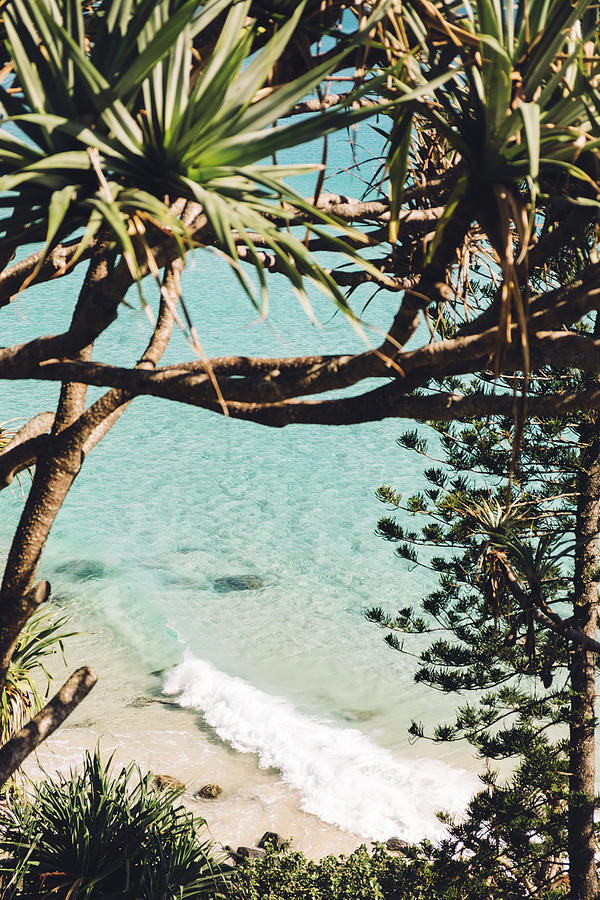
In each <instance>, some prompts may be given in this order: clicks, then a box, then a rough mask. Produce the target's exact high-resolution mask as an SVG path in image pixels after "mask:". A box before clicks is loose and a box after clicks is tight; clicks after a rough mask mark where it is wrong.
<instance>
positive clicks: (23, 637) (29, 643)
mask: <svg viewBox="0 0 600 900" xmlns="http://www.w3.org/2000/svg"><path fill="white" fill-rule="evenodd" d="M68 621H69V617H68V616H67V615H61V614H57V613H56V612H55V611H54V610H42V611H40V612H38V613H36V614H35V615H34V616H32V617H31V619H29V621H28V622H27V624H26V625H25V626H24V627H23V630H22V631H21V633H20V635H19V638H18V640H17V645H16V647H15V651H14V653H13V657H12V660H11V663H10V666H9V669H8V673H7V676H6V684H5V686H4V688H3V690H2V692H1V693H0V744H3V743H4V742H5V741H7V740H8V738H9V737H10V736H11V735H12V734H13V733H14V732H15V731H18V730H19V728H21V727H22V726H23V725H24V724H25V721H26V720H27V718H28V717H29V716H32V715H35V714H36V713H37V712H39V710H40V709H41V708H42V706H43V705H44V702H45V697H47V695H48V689H49V687H50V682H51V677H52V676H51V675H50V672H49V671H48V669H47V661H48V659H49V657H51V656H54V655H55V654H56V653H60V654H64V641H65V640H66V639H67V638H69V637H72V636H73V635H75V634H76V632H73V631H67V630H66V626H67V623H68ZM40 678H41V679H45V681H46V690H43V689H41V688H40V685H39V681H40Z"/></svg>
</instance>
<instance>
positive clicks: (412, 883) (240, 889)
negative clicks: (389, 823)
mask: <svg viewBox="0 0 600 900" xmlns="http://www.w3.org/2000/svg"><path fill="white" fill-rule="evenodd" d="M488 896H489V895H488V893H486V885H485V882H484V881H482V880H481V879H478V880H474V879H471V878H470V877H469V876H468V873H467V871H466V869H465V867H464V865H463V864H462V862H461V861H460V860H457V859H453V858H452V857H451V856H449V855H448V853H447V852H446V851H445V850H444V851H439V850H437V849H436V848H434V847H432V846H431V845H430V844H427V843H424V844H422V845H420V846H412V847H408V846H407V847H406V849H405V850H404V851H403V854H402V856H401V857H398V856H391V855H390V854H389V853H387V852H386V850H385V848H384V847H383V846H382V845H380V844H378V845H375V846H374V850H373V853H372V854H370V853H369V852H368V851H367V848H366V847H365V846H364V845H363V846H361V847H359V848H358V849H357V850H355V851H354V853H352V854H350V856H347V857H346V856H340V857H335V856H326V857H324V858H323V859H321V860H319V861H318V862H314V861H312V860H308V859H306V857H305V856H304V855H303V854H302V853H299V852H297V851H289V852H285V853H277V852H276V851H275V850H273V849H268V850H267V854H266V856H265V857H264V859H258V860H252V861H248V862H243V863H242V864H241V865H240V866H238V868H237V869H236V871H235V874H234V876H233V881H232V886H231V898H232V900H233V898H235V900H462V898H467V897H468V898H472V900H484V898H487V897H488Z"/></svg>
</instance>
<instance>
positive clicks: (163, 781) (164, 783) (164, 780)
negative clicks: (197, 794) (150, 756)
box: [152, 775, 185, 791]
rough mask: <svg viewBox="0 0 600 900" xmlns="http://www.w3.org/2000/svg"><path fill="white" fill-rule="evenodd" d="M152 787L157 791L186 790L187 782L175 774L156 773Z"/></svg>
mask: <svg viewBox="0 0 600 900" xmlns="http://www.w3.org/2000/svg"><path fill="white" fill-rule="evenodd" d="M152 787H153V788H155V790H157V791H166V790H178V791H179V790H185V784H184V783H183V781H180V780H179V778H175V776H174V775H155V776H154V778H153V779H152Z"/></svg>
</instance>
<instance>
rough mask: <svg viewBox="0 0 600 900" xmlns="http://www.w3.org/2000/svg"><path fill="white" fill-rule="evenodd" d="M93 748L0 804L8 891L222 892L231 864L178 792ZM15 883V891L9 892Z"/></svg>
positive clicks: (157, 898) (109, 897) (73, 894)
mask: <svg viewBox="0 0 600 900" xmlns="http://www.w3.org/2000/svg"><path fill="white" fill-rule="evenodd" d="M111 761H112V757H111V759H109V761H108V763H107V764H106V765H104V764H103V763H102V761H101V759H100V754H99V752H98V751H96V752H95V753H94V754H89V753H87V754H86V756H85V759H84V765H83V770H82V771H81V773H77V772H71V774H70V776H69V778H67V779H61V780H59V781H55V780H46V781H43V782H41V783H40V784H38V785H35V786H34V788H33V795H32V797H31V798H29V799H25V800H15V801H13V803H12V804H11V805H10V806H7V807H6V808H5V809H4V810H3V811H2V812H0V853H3V854H7V857H6V859H4V860H3V861H2V863H1V864H0V871H1V872H2V873H3V877H4V887H5V893H4V894H3V896H11V897H19V898H32V900H33V898H34V897H35V898H42V897H52V898H53V900H84V898H85V900H96V898H98V900H100V898H102V900H113V898H114V900H117V898H122V900H126V898H127V900H171V898H173V900H175V898H187V897H190V898H191V897H205V898H218V897H223V896H224V893H223V891H224V889H225V886H226V874H225V867H223V866H222V865H221V864H220V863H219V862H217V861H216V860H215V859H213V858H211V856H210V843H209V842H207V841H201V840H199V838H198V836H197V828H198V826H199V825H203V824H204V820H200V819H196V818H194V816H192V815H191V813H188V812H187V811H186V810H185V809H184V808H183V807H182V806H181V805H180V804H177V803H176V801H177V800H178V798H179V796H180V794H181V791H180V790H175V789H166V790H164V791H160V792H158V791H157V790H155V789H154V788H152V786H151V782H152V775H151V773H148V774H145V775H144V774H142V773H141V772H140V770H139V768H138V767H137V766H136V765H135V764H134V763H132V764H130V765H129V766H127V767H126V768H122V769H121V771H120V772H119V773H118V774H117V775H114V774H113V773H112V771H111ZM9 891H11V892H12V893H9Z"/></svg>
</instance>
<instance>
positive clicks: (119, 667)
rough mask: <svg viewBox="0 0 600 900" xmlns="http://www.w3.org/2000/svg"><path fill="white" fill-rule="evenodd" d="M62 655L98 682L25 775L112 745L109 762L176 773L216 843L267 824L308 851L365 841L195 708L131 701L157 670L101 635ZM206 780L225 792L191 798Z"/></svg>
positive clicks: (155, 684) (75, 642) (149, 691)
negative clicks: (147, 672) (143, 666)
mask: <svg viewBox="0 0 600 900" xmlns="http://www.w3.org/2000/svg"><path fill="white" fill-rule="evenodd" d="M67 657H68V662H69V670H71V671H72V670H73V669H74V668H76V667H77V666H78V665H82V664H84V663H85V664H89V665H92V666H94V667H95V668H97V670H98V673H99V680H98V684H97V685H96V687H95V688H94V689H93V691H92V692H91V694H90V695H89V696H88V697H87V698H86V699H85V701H84V702H83V703H82V704H81V705H80V707H79V708H78V709H77V710H76V711H75V712H74V713H73V714H72V715H71V717H70V718H69V719H67V721H66V722H65V723H64V724H63V726H62V727H61V728H60V729H59V730H58V731H57V732H56V733H55V734H54V735H53V736H52V737H51V738H50V739H49V740H47V741H46V743H45V744H43V745H42V746H41V748H40V749H39V751H38V753H37V755H36V757H37V758H36V759H34V758H33V757H31V758H30V760H29V761H28V762H27V764H26V766H25V772H26V774H27V775H29V776H31V777H32V778H36V777H39V774H40V773H39V766H41V767H42V768H43V769H44V770H45V771H46V772H47V773H48V774H49V775H54V774H55V773H56V772H61V773H66V772H68V770H69V768H70V767H75V766H77V765H78V764H79V763H80V762H81V760H82V758H83V754H84V752H85V751H86V750H93V749H94V748H95V746H96V745H97V744H98V743H99V746H100V749H101V751H102V753H103V756H104V757H105V758H108V756H109V755H110V753H112V752H113V751H115V760H114V763H115V767H116V766H120V765H122V764H127V763H129V762H131V761H132V760H135V762H136V763H137V764H138V765H139V766H140V768H141V769H142V770H143V771H147V770H150V771H152V772H154V773H155V774H166V775H173V776H175V777H176V778H178V779H180V780H181V781H183V782H184V783H185V785H186V793H185V795H184V801H185V803H186V805H188V806H189V808H190V810H192V811H193V812H194V814H196V815H199V816H202V817H203V818H204V819H206V822H207V828H208V830H209V832H210V834H211V836H212V837H213V838H214V839H215V841H217V842H218V843H220V844H223V845H227V844H228V845H230V846H232V847H233V848H234V849H235V848H237V847H238V846H241V845H248V846H254V845H255V844H256V842H257V841H258V840H259V839H260V837H261V836H262V834H263V833H264V832H265V831H276V832H278V833H279V834H281V835H283V836H284V837H286V838H292V839H293V846H294V847H295V848H296V849H299V850H302V851H303V852H304V853H306V854H307V856H310V857H311V858H314V859H318V858H320V857H322V856H324V855H326V854H328V853H334V854H339V853H351V852H352V851H353V850H354V849H356V847H358V846H359V845H360V844H361V843H367V844H368V840H367V841H365V838H364V837H361V836H360V835H358V834H351V833H349V832H347V831H342V830H341V829H340V828H337V827H336V826H333V825H328V824H326V823H324V822H322V821H321V820H320V819H318V818H317V817H316V816H313V815H309V814H308V813H305V812H303V810H302V809H300V797H299V795H298V794H297V792H296V791H295V790H293V789H292V788H290V787H288V786H287V785H286V784H285V783H284V782H283V781H282V780H281V777H280V776H279V773H278V772H276V771H273V770H271V771H265V770H262V769H260V768H259V767H258V765H257V760H256V757H255V756H253V755H252V754H242V753H237V752H235V751H234V750H232V749H230V748H229V747H228V746H227V745H226V744H225V743H224V742H223V741H221V740H220V739H219V738H218V737H217V736H216V735H215V734H214V732H213V731H212V729H210V728H209V727H208V726H206V725H205V724H204V723H203V722H202V718H201V716H200V715H199V714H198V713H197V712H194V711H193V710H187V709H181V708H179V707H177V706H173V705H171V704H163V703H161V702H158V701H155V702H152V703H149V704H147V705H143V706H138V705H137V703H138V702H139V701H140V698H149V697H151V696H152V695H154V696H157V695H159V689H160V678H157V677H152V676H146V677H143V676H140V670H139V660H134V659H131V658H128V657H127V654H126V653H125V652H123V651H119V650H118V649H117V651H116V652H115V647H114V644H113V646H112V648H110V647H109V646H108V643H107V642H106V641H105V640H103V639H102V636H100V635H96V636H94V637H93V638H90V637H86V638H85V639H84V638H71V639H70V640H69V642H68V644H67ZM110 657H112V658H110ZM52 669H53V671H54V672H55V673H56V674H55V677H56V680H55V682H54V684H55V685H56V686H58V684H60V681H61V680H62V679H64V677H65V674H66V671H67V670H65V669H64V668H63V666H62V665H60V666H59V665H56V664H55V665H53V667H52ZM132 704H133V705H132ZM207 783H216V784H218V785H220V787H222V789H223V793H222V795H221V796H220V797H219V798H218V799H216V800H194V799H193V796H192V795H193V794H194V792H196V791H198V790H199V789H200V788H201V787H202V786H203V785H205V784H207Z"/></svg>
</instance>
